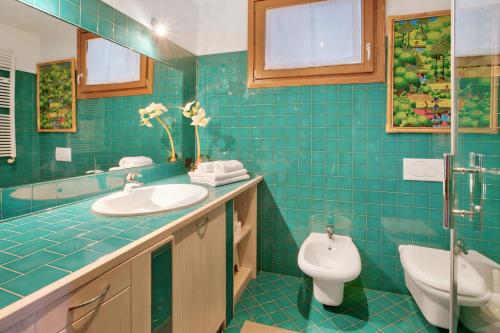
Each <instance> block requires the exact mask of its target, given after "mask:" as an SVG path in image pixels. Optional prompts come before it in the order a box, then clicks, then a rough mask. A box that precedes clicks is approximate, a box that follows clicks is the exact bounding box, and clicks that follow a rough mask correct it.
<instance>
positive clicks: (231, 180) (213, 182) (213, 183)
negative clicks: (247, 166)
mask: <svg viewBox="0 0 500 333" xmlns="http://www.w3.org/2000/svg"><path fill="white" fill-rule="evenodd" d="M247 179H250V175H249V174H246V175H243V176H237V177H232V178H226V179H220V180H207V179H206V178H199V177H191V183H194V184H205V185H209V186H221V185H226V184H231V183H236V182H241V181H242V180H247Z"/></svg>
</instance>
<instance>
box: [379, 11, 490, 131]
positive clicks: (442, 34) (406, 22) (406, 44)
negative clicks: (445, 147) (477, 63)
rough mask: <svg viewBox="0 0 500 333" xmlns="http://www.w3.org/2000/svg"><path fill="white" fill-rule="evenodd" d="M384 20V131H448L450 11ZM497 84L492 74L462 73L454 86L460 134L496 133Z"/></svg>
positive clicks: (449, 106) (449, 115) (449, 116)
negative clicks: (481, 75) (385, 67)
mask: <svg viewBox="0 0 500 333" xmlns="http://www.w3.org/2000/svg"><path fill="white" fill-rule="evenodd" d="M387 23H388V24H387V27H388V29H389V40H388V41H389V43H388V44H389V45H388V66H387V72H388V73H387V125H386V131H387V132H389V133H401V132H406V133H408V132H410V133H450V130H451V103H452V99H451V97H452V96H451V93H452V92H451V16H450V12H449V11H437V12H429V13H421V14H410V15H403V16H391V17H389V18H388V22H387ZM462 73H464V71H462ZM458 74H459V75H460V73H458ZM497 83H498V80H497V79H495V78H493V79H492V78H491V75H490V73H487V74H486V73H485V75H484V76H483V77H480V75H470V77H469V75H467V77H460V80H459V84H458V87H457V89H458V99H459V102H458V109H459V112H458V117H459V126H460V131H461V132H471V133H496V132H497V128H498V124H497V122H498V118H497V112H498V111H497V96H498V84H497Z"/></svg>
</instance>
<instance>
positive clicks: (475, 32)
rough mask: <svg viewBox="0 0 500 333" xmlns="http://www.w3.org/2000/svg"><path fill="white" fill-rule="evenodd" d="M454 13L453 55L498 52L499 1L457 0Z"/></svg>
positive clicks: (499, 45) (491, 53) (499, 36)
mask: <svg viewBox="0 0 500 333" xmlns="http://www.w3.org/2000/svg"><path fill="white" fill-rule="evenodd" d="M455 13H456V15H455V29H456V30H455V56H458V57H470V56H488V55H497V54H500V33H499V31H500V3H499V2H498V1H497V0H474V1H470V0H459V1H457V2H456V7H455Z"/></svg>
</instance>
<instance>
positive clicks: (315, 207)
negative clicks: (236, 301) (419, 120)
mask: <svg viewBox="0 0 500 333" xmlns="http://www.w3.org/2000/svg"><path fill="white" fill-rule="evenodd" d="M246 62H247V58H246V52H237V53H227V54H218V55H209V56H203V57H199V58H198V99H199V100H200V101H201V103H202V104H203V105H204V106H205V107H206V110H207V113H208V115H209V116H210V117H212V120H211V122H210V125H209V126H208V127H207V128H206V129H201V135H202V145H203V146H204V147H203V151H204V152H207V153H209V154H210V156H211V157H212V158H224V159H227V158H236V159H240V160H241V161H243V162H244V164H245V165H246V167H247V168H248V169H249V170H250V171H253V172H260V173H263V174H264V175H265V184H264V185H263V186H262V188H261V189H260V212H259V214H260V215H259V216H260V221H259V264H260V268H261V269H263V270H265V271H269V272H276V273H282V274H288V275H300V274H301V273H300V270H299V269H298V267H297V253H298V248H299V247H300V244H301V243H302V242H303V240H304V239H305V237H307V235H308V234H309V232H310V230H318V231H323V230H324V227H325V225H326V224H334V225H335V230H336V232H337V233H339V234H347V235H351V236H352V237H353V239H354V241H355V243H356V245H357V246H358V248H359V251H360V253H361V256H362V261H363V269H362V273H361V279H360V281H361V282H362V283H363V284H364V285H365V286H367V287H370V288H375V289H382V290H387V291H404V290H405V288H404V277H403V273H402V268H401V266H400V263H399V257H398V252H397V246H398V244H410V243H411V244H421V245H426V246H433V247H438V248H447V246H448V236H447V232H446V231H445V230H443V228H442V226H441V221H442V220H441V216H442V199H441V184H440V183H430V182H412V181H404V180H403V179H402V178H403V176H402V159H403V158H404V157H414V158H441V156H442V154H443V153H444V152H448V151H449V149H450V147H449V142H450V138H449V136H448V135H431V134H386V133H385V113H386V85H385V84H383V83H380V84H354V85H324V86H304V87H290V88H273V89H247V88H246V75H247V66H246ZM466 140H467V142H468V143H467V145H468V146H467V147H468V148H470V147H474V148H477V147H478V145H479V147H481V150H484V152H486V151H487V150H488V152H489V153H490V154H492V155H493V158H494V159H495V161H494V163H495V165H496V166H497V167H498V166H499V165H500V161H499V159H498V158H499V156H500V151H499V147H500V145H499V141H500V140H499V136H498V135H495V136H491V135H490V136H488V135H471V136H468V137H467V139H466ZM492 163H493V161H492ZM490 183H493V184H495V182H494V181H493V180H492V179H490ZM490 194H491V197H496V198H499V195H498V194H499V187H498V180H497V181H496V186H492V190H491V192H490ZM493 194H494V195H493ZM499 203H500V202H498V199H497V200H490V201H489V202H488V206H489V208H490V211H489V213H488V214H486V215H485V220H484V225H485V226H488V231H489V233H488V234H486V233H485V232H484V231H483V232H480V231H478V230H477V227H469V226H467V222H466V221H462V222H463V225H464V226H463V227H462V226H460V228H461V229H462V228H463V230H464V234H465V236H466V238H468V239H469V240H470V241H471V244H472V246H473V247H474V248H477V249H480V250H482V251H483V252H485V254H487V255H489V256H490V257H492V258H495V259H497V260H499V259H500V258H499V254H498V250H497V249H498V248H499V246H500V242H499V241H500V225H499V221H500V216H499V214H500V210H499V208H498V207H500V205H499ZM484 229H485V230H486V228H484ZM495 249H496V250H495Z"/></svg>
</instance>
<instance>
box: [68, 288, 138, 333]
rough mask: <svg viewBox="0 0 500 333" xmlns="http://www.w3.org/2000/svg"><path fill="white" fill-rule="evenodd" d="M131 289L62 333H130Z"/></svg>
mask: <svg viewBox="0 0 500 333" xmlns="http://www.w3.org/2000/svg"><path fill="white" fill-rule="evenodd" d="M131 317H132V316H131V311H130V288H127V289H125V290H124V291H122V292H121V293H119V294H118V295H116V296H115V297H113V298H112V299H110V300H109V301H107V302H105V303H103V304H102V305H101V306H99V307H98V308H96V309H95V310H92V311H91V312H89V313H88V314H86V315H85V316H83V317H82V318H80V319H79V320H77V321H75V322H74V323H72V324H71V325H70V326H68V327H66V328H65V329H64V330H62V331H60V333H76V332H85V333H103V332H106V333H130V332H131V326H132V323H131Z"/></svg>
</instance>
